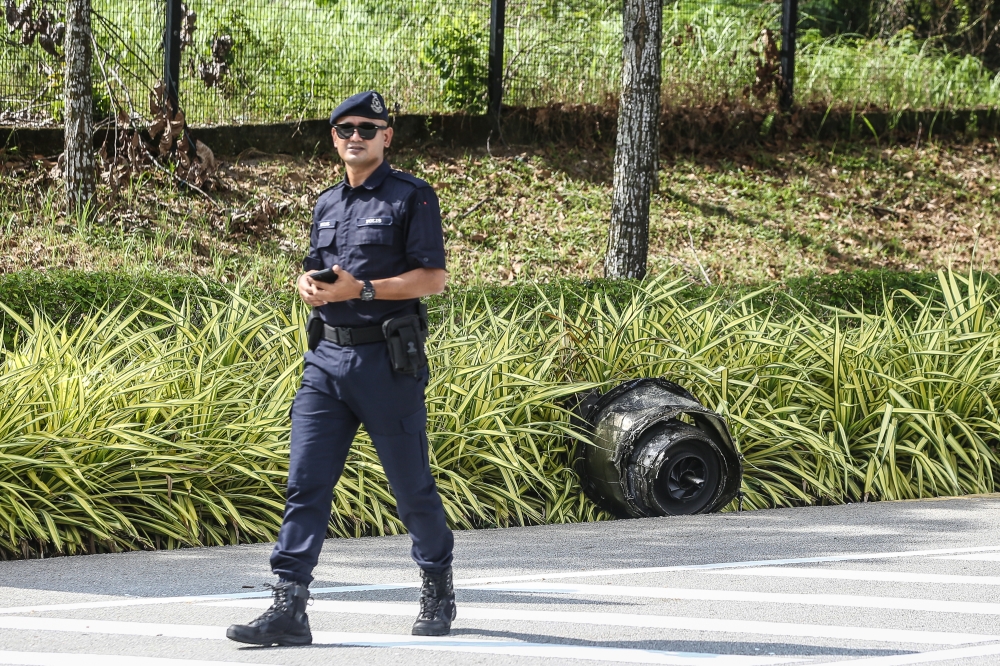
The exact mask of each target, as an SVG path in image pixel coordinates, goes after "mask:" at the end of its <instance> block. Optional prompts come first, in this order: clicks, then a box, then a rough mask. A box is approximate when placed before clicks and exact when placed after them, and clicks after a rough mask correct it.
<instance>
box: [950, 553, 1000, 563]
mask: <svg viewBox="0 0 1000 666" xmlns="http://www.w3.org/2000/svg"><path fill="white" fill-rule="evenodd" d="M934 559H935V560H971V561H973V562H976V561H978V562H1000V553H978V554H974V555H946V556H944V557H935V558H934Z"/></svg>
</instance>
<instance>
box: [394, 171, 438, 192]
mask: <svg viewBox="0 0 1000 666" xmlns="http://www.w3.org/2000/svg"><path fill="white" fill-rule="evenodd" d="M389 175H390V176H393V177H395V178H397V179H399V180H401V181H403V182H404V183H409V184H410V185H413V186H414V187H416V188H418V189H419V188H421V187H430V183H428V182H427V181H426V180H423V179H422V178H417V177H416V176H414V175H413V174H409V173H406V172H405V171H399V170H398V169H393V170H392V171H390V172H389Z"/></svg>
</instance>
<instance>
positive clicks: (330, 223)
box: [319, 220, 333, 229]
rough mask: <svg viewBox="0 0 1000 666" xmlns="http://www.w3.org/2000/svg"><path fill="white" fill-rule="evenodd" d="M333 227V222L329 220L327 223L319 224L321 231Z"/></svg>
mask: <svg viewBox="0 0 1000 666" xmlns="http://www.w3.org/2000/svg"><path fill="white" fill-rule="evenodd" d="M332 226H333V222H331V221H329V220H327V221H326V222H320V223H319V228H320V229H323V228H325V227H332Z"/></svg>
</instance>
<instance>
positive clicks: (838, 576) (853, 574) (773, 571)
mask: <svg viewBox="0 0 1000 666" xmlns="http://www.w3.org/2000/svg"><path fill="white" fill-rule="evenodd" d="M998 555H1000V554H998ZM712 574H713V575H717V576H765V577H772V578H819V579H825V580H863V581H875V582H879V583H929V584H936V585H1000V576H958V575H952V574H932V573H913V572H909V571H861V570H858V569H810V568H799V567H761V568H759V569H731V570H722V571H713V572H712Z"/></svg>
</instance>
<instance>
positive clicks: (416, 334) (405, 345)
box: [382, 315, 427, 377]
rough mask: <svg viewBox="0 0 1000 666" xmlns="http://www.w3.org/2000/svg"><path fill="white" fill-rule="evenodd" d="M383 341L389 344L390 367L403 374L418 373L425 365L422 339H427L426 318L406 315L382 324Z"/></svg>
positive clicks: (425, 357)
mask: <svg viewBox="0 0 1000 666" xmlns="http://www.w3.org/2000/svg"><path fill="white" fill-rule="evenodd" d="M382 332H383V333H385V342H386V344H387V345H388V346H389V360H390V362H391V363H392V369H393V370H395V371H396V372H399V373H402V374H404V375H413V376H414V377H416V376H418V375H419V374H420V371H421V370H423V369H424V368H425V367H427V355H426V354H425V353H424V341H425V340H426V339H427V320H426V319H424V318H422V317H420V316H419V315H406V316H403V317H396V318H395V319H390V320H388V321H386V322H385V323H383V324H382Z"/></svg>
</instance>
